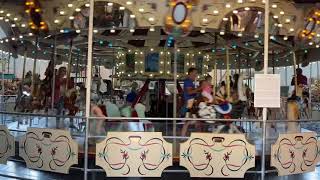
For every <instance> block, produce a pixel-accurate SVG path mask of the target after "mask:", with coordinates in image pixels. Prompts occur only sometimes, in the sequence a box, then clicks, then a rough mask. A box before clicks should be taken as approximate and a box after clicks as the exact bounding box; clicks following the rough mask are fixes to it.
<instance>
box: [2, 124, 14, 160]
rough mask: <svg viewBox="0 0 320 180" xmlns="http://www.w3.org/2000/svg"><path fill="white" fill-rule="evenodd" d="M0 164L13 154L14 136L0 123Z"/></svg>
mask: <svg viewBox="0 0 320 180" xmlns="http://www.w3.org/2000/svg"><path fill="white" fill-rule="evenodd" d="M0 142H1V146H0V164H5V163H6V161H7V159H8V157H10V156H14V137H13V136H12V135H11V134H10V133H9V131H8V129H7V127H6V126H4V125H0Z"/></svg>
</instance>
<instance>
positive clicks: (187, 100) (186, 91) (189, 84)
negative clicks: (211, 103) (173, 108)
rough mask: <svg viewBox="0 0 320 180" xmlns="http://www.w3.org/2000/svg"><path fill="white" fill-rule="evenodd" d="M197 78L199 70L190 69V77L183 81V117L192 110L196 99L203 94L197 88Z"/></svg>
mask: <svg viewBox="0 0 320 180" xmlns="http://www.w3.org/2000/svg"><path fill="white" fill-rule="evenodd" d="M196 78H197V69H196V68H189V70H188V76H187V78H186V79H185V80H184V81H183V100H184V108H183V110H182V114H181V116H184V117H185V113H187V112H188V111H189V110H190V109H191V108H192V104H193V101H194V98H195V97H197V95H198V94H199V93H200V92H201V90H202V89H201V87H199V88H196V86H195V84H194V81H195V80H196Z"/></svg>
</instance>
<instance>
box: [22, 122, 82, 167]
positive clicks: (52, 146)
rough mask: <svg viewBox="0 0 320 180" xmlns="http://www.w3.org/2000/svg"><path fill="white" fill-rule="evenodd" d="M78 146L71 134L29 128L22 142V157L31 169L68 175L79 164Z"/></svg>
mask: <svg viewBox="0 0 320 180" xmlns="http://www.w3.org/2000/svg"><path fill="white" fill-rule="evenodd" d="M77 154H78V146H77V144H76V143H75V142H74V141H73V140H72V138H71V136H70V134H69V132H67V131H62V130H53V129H39V128H29V129H28V131H27V133H26V135H25V136H24V137H23V138H22V140H21V141H20V156H21V157H23V158H24V160H25V161H26V163H27V166H28V167H29V168H34V169H40V170H45V171H53V172H61V173H67V172H68V169H69V168H70V166H71V165H73V164H77V163H78V158H77V157H78V156H77Z"/></svg>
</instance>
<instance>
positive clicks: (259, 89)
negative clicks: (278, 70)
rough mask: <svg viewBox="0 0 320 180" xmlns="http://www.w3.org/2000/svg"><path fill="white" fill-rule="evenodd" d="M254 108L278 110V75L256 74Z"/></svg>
mask: <svg viewBox="0 0 320 180" xmlns="http://www.w3.org/2000/svg"><path fill="white" fill-rule="evenodd" d="M254 78H255V90H254V107H268V108H280V74H256V75H255V77H254Z"/></svg>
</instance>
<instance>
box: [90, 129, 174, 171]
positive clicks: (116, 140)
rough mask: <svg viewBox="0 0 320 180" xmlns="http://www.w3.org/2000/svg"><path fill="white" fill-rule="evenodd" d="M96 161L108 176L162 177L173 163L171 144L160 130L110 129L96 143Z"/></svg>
mask: <svg viewBox="0 0 320 180" xmlns="http://www.w3.org/2000/svg"><path fill="white" fill-rule="evenodd" d="M96 165H98V166H100V167H102V168H103V169H104V170H105V171H106V175H107V176H108V177H160V176H161V173H162V171H163V170H164V169H165V168H166V167H168V166H171V165H172V144H170V143H167V142H166V141H165V140H164V139H163V138H162V133H161V132H110V133H108V135H107V137H106V139H105V140H104V141H102V142H100V143H98V144H97V146H96Z"/></svg>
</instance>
